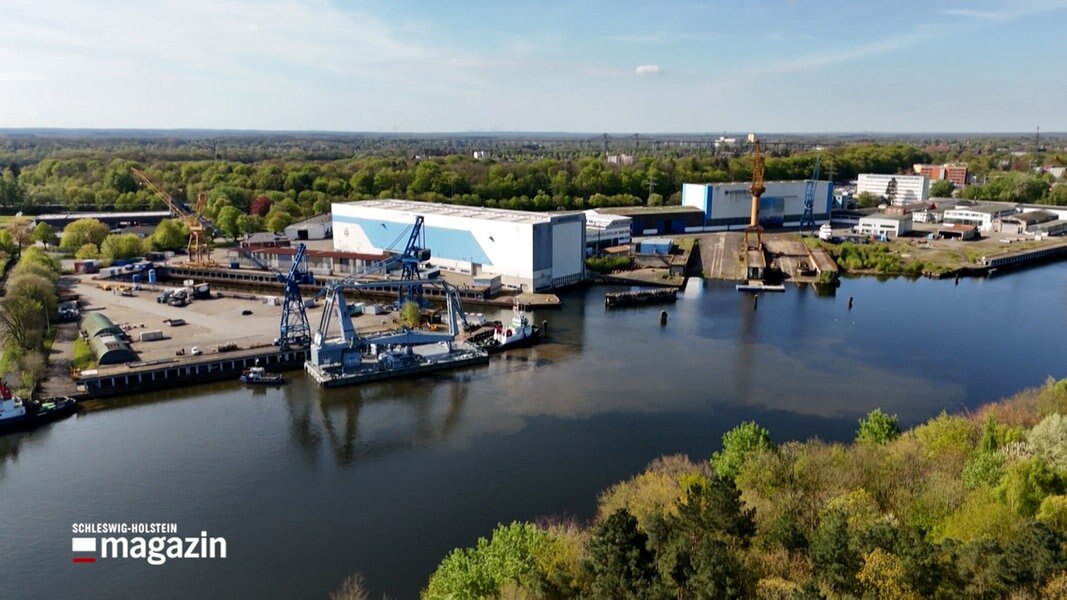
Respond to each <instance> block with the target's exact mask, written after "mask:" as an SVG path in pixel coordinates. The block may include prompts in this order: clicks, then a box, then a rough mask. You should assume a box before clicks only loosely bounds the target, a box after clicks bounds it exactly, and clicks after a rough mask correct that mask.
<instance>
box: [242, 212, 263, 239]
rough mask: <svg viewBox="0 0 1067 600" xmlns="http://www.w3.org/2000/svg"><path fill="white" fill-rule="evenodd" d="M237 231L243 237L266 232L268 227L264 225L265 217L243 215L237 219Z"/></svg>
mask: <svg viewBox="0 0 1067 600" xmlns="http://www.w3.org/2000/svg"><path fill="white" fill-rule="evenodd" d="M237 230H238V231H239V232H240V234H241V235H248V234H250V233H256V232H257V231H266V230H267V226H266V225H264V223H263V217H261V216H259V215H241V216H240V217H237Z"/></svg>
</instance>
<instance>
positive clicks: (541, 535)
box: [423, 380, 1067, 599]
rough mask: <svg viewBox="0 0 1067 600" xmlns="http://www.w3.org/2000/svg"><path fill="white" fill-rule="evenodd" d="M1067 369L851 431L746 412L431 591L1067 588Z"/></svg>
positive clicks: (507, 533)
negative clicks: (799, 431) (821, 430)
mask: <svg viewBox="0 0 1067 600" xmlns="http://www.w3.org/2000/svg"><path fill="white" fill-rule="evenodd" d="M1065 412H1067V380H1061V381H1059V382H1056V381H1052V380H1050V381H1049V382H1047V383H1046V385H1045V386H1043V387H1041V388H1039V389H1035V390H1030V391H1027V392H1024V393H1021V394H1019V395H1017V396H1015V397H1013V398H1011V399H1009V400H1007V401H1004V402H1002V403H998V404H993V405H989V406H986V407H984V408H982V409H981V410H979V411H976V412H975V413H974V414H971V415H967V416H955V415H948V414H945V413H942V414H941V415H939V416H937V417H935V418H933V419H930V420H929V421H927V422H925V423H923V424H921V425H919V426H917V427H915V428H913V429H911V430H910V431H906V432H901V431H900V428H899V426H898V422H897V419H896V417H895V416H892V415H888V414H886V413H884V412H882V411H880V410H875V411H872V412H871V413H869V414H868V415H867V416H866V417H865V418H863V419H861V420H860V421H859V423H858V428H857V432H856V438H855V441H854V442H853V443H852V444H830V443H826V442H822V441H819V440H808V441H806V442H786V443H783V444H775V443H774V442H773V441H772V438H771V435H770V432H768V431H767V430H766V429H764V428H762V427H760V426H759V425H758V424H756V423H752V422H749V423H744V424H742V425H739V426H738V427H736V428H734V429H733V430H731V431H729V432H727V433H726V434H724V435H723V437H722V447H721V450H720V451H718V452H716V453H715V454H714V455H713V456H712V457H711V459H710V460H708V461H702V462H696V463H694V462H692V461H690V460H689V459H688V458H686V457H682V456H671V457H664V458H661V459H658V460H656V461H654V462H653V463H652V464H650V465H649V466H648V468H647V469H646V470H645V471H644V472H643V473H641V474H639V475H637V476H635V477H633V478H631V479H629V480H627V481H623V482H620V483H618V484H616V485H614V486H612V487H610V488H608V489H607V490H605V491H604V492H602V493H601V495H600V498H599V501H598V513H597V517H596V518H595V519H594V520H593V522H592V523H590V524H589V525H587V526H583V525H580V524H577V523H573V522H566V521H553V520H545V521H543V522H539V523H522V522H515V523H511V524H507V525H500V526H499V527H497V528H496V529H495V530H494V531H493V532H492V534H491V535H490V536H489V537H483V538H479V539H478V541H477V543H476V544H475V545H474V546H472V547H469V548H458V549H456V550H454V551H452V552H451V553H450V554H449V555H448V556H446V557H445V558H444V559H443V560H442V561H441V563H440V565H439V566H438V567H437V569H436V571H435V572H434V573H433V575H432V577H431V578H430V580H429V582H428V584H427V587H426V588H425V589H424V591H423V597H425V598H482V597H511V598H533V597H548V598H579V597H581V598H586V597H591V598H664V599H667V598H709V599H710V598H716V599H718V598H750V597H756V598H766V599H772V598H774V599H777V598H880V599H881V598H894V599H908V598H916V599H917V598H1006V597H1011V598H1020V599H1022V598H1062V597H1065V596H1064V595H1065V594H1067V570H1065V569H1067V495H1065V494H1067V418H1065V417H1064V413H1065Z"/></svg>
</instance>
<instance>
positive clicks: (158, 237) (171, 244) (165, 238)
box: [148, 219, 189, 252]
mask: <svg viewBox="0 0 1067 600" xmlns="http://www.w3.org/2000/svg"><path fill="white" fill-rule="evenodd" d="M188 237H189V230H188V229H187V228H186V227H185V224H184V223H182V222H181V221H179V220H177V219H163V221H161V222H160V223H159V225H157V226H156V230H155V231H153V232H152V235H151V237H149V238H148V243H149V245H150V246H151V247H152V248H154V249H155V250H157V251H160V252H163V251H167V250H180V249H182V248H184V247H185V244H186V243H187V241H188Z"/></svg>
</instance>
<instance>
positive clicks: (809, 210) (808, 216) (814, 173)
mask: <svg viewBox="0 0 1067 600" xmlns="http://www.w3.org/2000/svg"><path fill="white" fill-rule="evenodd" d="M821 163H822V156H821V155H816V156H815V168H813V169H812V170H811V179H809V180H808V183H807V185H806V186H805V187H804V214H803V215H802V216H801V217H800V234H801V235H803V234H804V232H805V231H806V232H808V233H810V234H811V235H815V188H816V186H818V185H819V166H820V164H821Z"/></svg>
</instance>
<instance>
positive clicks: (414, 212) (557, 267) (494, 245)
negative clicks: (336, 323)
mask: <svg viewBox="0 0 1067 600" xmlns="http://www.w3.org/2000/svg"><path fill="white" fill-rule="evenodd" d="M332 212H333V244H334V248H335V249H336V250H339V251H346V252H358V253H363V254H374V253H378V252H383V251H391V252H399V251H402V250H403V249H404V244H405V243H406V242H407V238H408V234H409V233H410V229H409V228H410V227H411V226H412V225H413V224H414V223H415V218H416V217H417V216H420V215H421V216H422V217H423V219H424V224H423V233H424V238H425V247H427V248H429V249H430V252H431V254H432V257H431V259H430V263H431V264H433V265H434V266H435V267H439V268H440V269H442V270H445V271H452V272H457V273H464V274H469V275H471V276H486V275H489V276H493V275H499V276H500V281H501V284H503V285H504V286H510V287H514V288H520V289H523V290H527V291H531V290H532V291H542V290H550V289H553V288H557V287H562V286H566V285H572V284H575V283H578V282H580V281H582V279H583V277H584V275H585V214H584V213H580V212H579V213H567V214H557V213H535V212H523V211H517V210H503V209H494V208H479V207H469V206H455V205H450V204H434V203H430V202H414V201H410V200H366V201H362V202H346V203H340V204H334V205H333V211H332Z"/></svg>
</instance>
